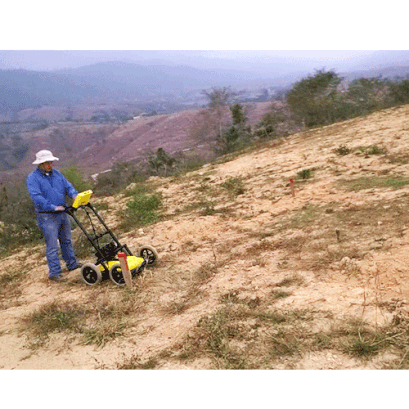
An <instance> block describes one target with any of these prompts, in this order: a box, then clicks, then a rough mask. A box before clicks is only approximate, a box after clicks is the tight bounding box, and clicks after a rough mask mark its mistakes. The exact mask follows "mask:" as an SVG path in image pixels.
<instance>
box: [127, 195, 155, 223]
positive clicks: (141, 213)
mask: <svg viewBox="0 0 409 409" xmlns="http://www.w3.org/2000/svg"><path fill="white" fill-rule="evenodd" d="M161 203H162V196H161V195H160V194H159V193H152V194H144V193H143V192H141V191H139V192H136V193H134V195H133V196H132V197H131V200H130V201H129V202H128V203H127V208H128V212H127V213H126V225H127V228H129V227H131V226H144V225H146V224H151V223H155V222H156V221H158V220H159V213H158V211H159V208H160V206H161Z"/></svg>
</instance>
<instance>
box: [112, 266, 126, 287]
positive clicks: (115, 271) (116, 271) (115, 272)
mask: <svg viewBox="0 0 409 409" xmlns="http://www.w3.org/2000/svg"><path fill="white" fill-rule="evenodd" d="M109 278H110V279H111V280H112V281H113V282H114V283H115V284H116V285H125V284H126V283H125V279H124V275H123V274H122V270H121V266H120V265H115V266H112V267H111V269H110V270H109Z"/></svg>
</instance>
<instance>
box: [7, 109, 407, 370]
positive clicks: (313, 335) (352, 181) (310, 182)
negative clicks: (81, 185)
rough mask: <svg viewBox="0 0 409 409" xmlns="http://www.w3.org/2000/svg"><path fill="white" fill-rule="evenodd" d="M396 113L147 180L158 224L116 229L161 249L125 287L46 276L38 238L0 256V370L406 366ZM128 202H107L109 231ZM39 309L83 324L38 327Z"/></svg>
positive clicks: (401, 148)
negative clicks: (158, 202)
mask: <svg viewBox="0 0 409 409" xmlns="http://www.w3.org/2000/svg"><path fill="white" fill-rule="evenodd" d="M408 118H409V106H404V107H400V108H395V109H389V110H386V111H382V112H379V113H375V114H373V115H370V116H368V117H365V118H359V119H354V120H350V121H346V122H343V123H339V124H335V125H332V126H327V127H323V128H320V129H316V130H312V131H309V132H304V133H300V134H296V135H293V136H291V137H288V138H287V139H285V140H282V141H275V142H272V143H271V144H270V145H269V146H266V147H263V148H262V149H259V150H257V151H252V152H249V153H243V154H241V155H238V156H236V157H232V158H230V159H229V160H227V159H226V160H225V161H224V162H220V163H217V164H209V165H206V166H205V167H203V168H202V169H200V170H199V171H196V172H193V173H190V174H187V175H185V176H183V177H180V178H177V179H173V178H167V179H159V178H152V179H151V180H150V183H151V184H152V185H153V186H154V187H155V188H156V190H157V191H160V192H161V193H162V197H163V217H162V220H161V221H160V222H158V223H156V224H153V225H150V226H147V227H143V228H142V229H135V230H133V231H131V232H128V233H123V234H121V235H120V239H121V241H124V242H126V243H127V244H128V246H129V247H130V248H131V249H136V248H137V247H138V246H140V245H141V244H151V245H153V246H155V247H156V248H157V250H158V251H159V253H160V256H161V261H160V263H159V264H158V265H157V266H155V267H154V268H152V269H149V270H145V273H144V274H143V276H142V277H140V278H138V279H136V280H135V281H134V284H135V285H134V288H133V289H131V290H127V289H126V288H123V287H117V286H115V285H114V284H113V283H112V282H110V281H107V282H103V283H102V284H100V285H99V286H98V287H87V286H86V285H84V284H83V283H82V281H81V278H80V276H79V274H78V272H74V273H70V275H69V279H68V281H67V282H66V283H59V284H56V283H49V282H48V280H47V278H46V277H47V267H46V262H45V257H44V255H43V249H42V247H41V246H40V247H35V248H32V249H28V250H26V251H21V252H19V253H16V254H14V255H11V256H9V257H8V258H6V259H4V260H2V276H1V277H2V278H3V280H2V283H7V285H6V284H4V285H3V287H4V288H6V289H7V290H2V291H1V293H0V295H1V304H0V305H1V309H0V368H3V369H57V368H58V369H116V368H154V369H215V368H216V369H219V368H226V369H231V368H244V369H246V368H259V369H382V368H398V367H406V366H407V365H408V363H407V339H406V338H402V337H405V336H406V335H405V334H407V327H406V323H407V317H408V313H409V309H408V305H407V300H408V295H409V279H408V265H409V215H408V211H407V208H408V203H407V202H408V197H409V184H407V183H408V182H409V166H408V163H409V155H408V153H407V152H408V151H409V120H408ZM303 177H304V178H303ZM362 178H365V179H362ZM290 179H294V180H295V194H294V196H293V195H292V190H291V185H290V183H289V181H290ZM127 200H129V199H128V198H126V197H125V196H122V197H121V198H110V199H109V200H107V204H106V205H105V206H107V207H108V209H106V210H103V211H101V213H102V215H103V216H104V217H106V219H107V221H108V222H109V224H110V225H111V227H115V226H116V223H117V222H118V221H119V213H118V211H119V209H120V208H121V207H122V206H124V205H125V203H126V201H127ZM86 261H91V262H93V261H94V260H93V259H92V257H90V258H89V260H86ZM16 272H23V274H22V275H17V273H16ZM13 274H15V275H16V277H17V278H16V279H15V280H8V281H7V280H6V275H8V276H12V275H13ZM50 306H53V308H54V310H53V311H54V318H53V319H54V321H55V320H56V319H57V318H56V316H57V315H58V314H59V315H58V317H59V318H58V319H59V323H60V324H61V322H62V321H63V320H64V319H67V317H68V315H67V314H68V313H69V312H72V311H74V312H75V313H76V314H77V315H76V316H77V317H79V316H84V318H83V321H81V322H79V321H76V323H77V324H76V326H75V325H71V326H70V325H68V324H67V325H66V326H65V327H64V326H63V325H62V326H57V327H55V330H53V331H49V332H48V333H46V334H45V333H41V331H39V326H38V325H37V324H38V322H37V321H35V319H38V320H39V321H41V317H42V319H43V321H41V322H42V323H43V324H44V323H45V315H46V314H45V311H46V309H47V308H49V309H52V308H51V307H50ZM36 311H42V315H41V314H40V315H41V317H40V318H38V316H37V318H35V317H34V316H33V315H32V314H33V312H36ZM55 311H57V313H58V314H57V313H56V312H55ZM64 314H65V315H64ZM81 314H82V315H81ZM27 317H29V320H28V321H27ZM91 329H93V330H94V332H91ZM39 334H40V335H39ZM41 334H42V335H41ZM382 336H383V337H382ZM396 340H399V341H401V342H400V344H399V345H400V346H399V345H398V343H394V342H395V341H396ZM381 347H382V348H381Z"/></svg>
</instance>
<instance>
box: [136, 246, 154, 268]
mask: <svg viewBox="0 0 409 409" xmlns="http://www.w3.org/2000/svg"><path fill="white" fill-rule="evenodd" d="M139 257H142V258H143V259H144V260H145V261H146V266H147V267H149V266H153V265H154V264H156V262H157V261H158V258H159V255H158V252H157V251H156V249H155V247H152V246H142V247H140V249H139Z"/></svg>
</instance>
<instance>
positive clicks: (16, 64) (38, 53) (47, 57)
mask: <svg viewBox="0 0 409 409" xmlns="http://www.w3.org/2000/svg"><path fill="white" fill-rule="evenodd" d="M105 61H125V62H132V63H156V64H173V65H189V66H192V67H195V68H200V69H217V68H219V69H220V68H224V69H237V70H242V71H249V72H253V73H257V74H259V75H262V76H264V77H265V76H268V75H269V74H271V73H273V72H274V74H277V73H278V74H283V75H284V74H286V73H290V72H296V71H309V72H312V71H313V70H314V69H322V68H325V69H328V70H329V69H335V70H337V71H338V72H346V71H351V70H362V69H368V68H377V67H380V66H382V65H384V66H391V65H399V64H401V65H406V66H408V65H409V52H399V51H393V50H390V51H376V50H367V51H362V50H361V51H360V50H349V51H348V50H327V51H325V50H315V51H314V50H311V51H309V50H298V51H297V50H288V51H284V50H278V51H273V50H264V51H262V50H230V51H229V50H213V51H212V50H196V51H194V50H192V51H188V50H162V51H161V50H140V51H130V50H117V51H109V50H94V51H93V50H88V51H87V50H77V51H74V50H3V51H1V50H0V69H27V70H36V71H50V70H59V69H65V68H77V67H81V66H85V65H90V64H95V63H98V62H105Z"/></svg>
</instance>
